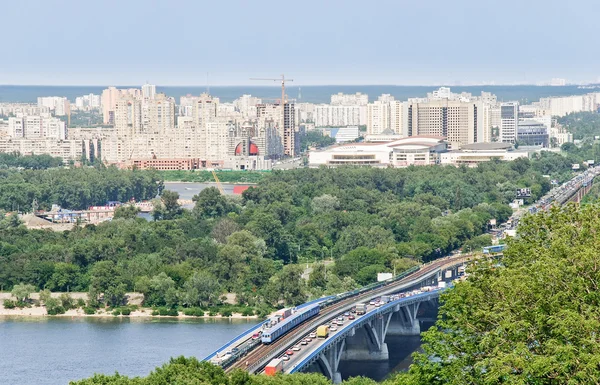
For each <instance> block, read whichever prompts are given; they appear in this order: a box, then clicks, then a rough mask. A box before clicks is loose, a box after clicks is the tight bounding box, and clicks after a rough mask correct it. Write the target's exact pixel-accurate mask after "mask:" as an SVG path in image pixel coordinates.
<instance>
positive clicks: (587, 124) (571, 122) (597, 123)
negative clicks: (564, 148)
mask: <svg viewBox="0 0 600 385" xmlns="http://www.w3.org/2000/svg"><path fill="white" fill-rule="evenodd" d="M558 123H560V124H562V125H563V126H565V127H566V128H567V130H568V131H569V132H570V133H572V134H573V138H574V139H579V140H583V139H587V138H591V139H593V138H594V137H595V136H600V114H598V113H596V112H576V113H572V114H568V115H566V116H563V117H560V118H558Z"/></svg>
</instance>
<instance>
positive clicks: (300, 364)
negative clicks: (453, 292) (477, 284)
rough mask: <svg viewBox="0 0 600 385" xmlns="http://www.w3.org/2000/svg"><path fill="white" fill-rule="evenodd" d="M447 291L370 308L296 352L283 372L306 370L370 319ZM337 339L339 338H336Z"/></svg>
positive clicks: (405, 298)
mask: <svg viewBox="0 0 600 385" xmlns="http://www.w3.org/2000/svg"><path fill="white" fill-rule="evenodd" d="M444 290H445V289H437V290H434V291H430V292H425V293H421V294H416V295H413V296H410V297H404V298H399V299H397V300H395V301H392V302H389V303H387V304H385V305H383V306H381V307H376V306H368V307H367V312H366V313H365V314H364V315H356V319H354V320H347V319H346V320H345V321H344V325H343V326H340V327H338V329H337V330H336V331H334V332H330V333H329V338H327V339H314V340H312V341H311V342H309V343H308V345H303V346H302V347H301V350H300V351H298V352H294V354H293V355H292V356H291V357H290V360H289V361H285V362H284V363H283V371H284V372H285V373H295V372H297V371H300V370H302V369H304V368H305V367H306V366H308V365H310V363H311V362H312V361H313V360H314V359H316V357H317V356H318V354H319V353H320V352H321V351H323V350H324V349H325V348H326V347H327V346H328V345H330V344H331V343H333V342H335V341H336V339H337V338H345V336H346V335H347V334H348V333H349V332H350V331H351V330H352V329H354V328H357V327H360V326H361V325H362V324H364V323H365V322H366V321H368V319H370V318H372V317H376V316H377V315H379V314H384V313H388V312H390V311H391V310H392V309H393V308H395V307H396V306H401V305H404V304H406V303H412V302H415V301H421V300H427V299H431V298H434V297H439V295H440V293H441V292H442V291H444ZM336 337H337V338H336Z"/></svg>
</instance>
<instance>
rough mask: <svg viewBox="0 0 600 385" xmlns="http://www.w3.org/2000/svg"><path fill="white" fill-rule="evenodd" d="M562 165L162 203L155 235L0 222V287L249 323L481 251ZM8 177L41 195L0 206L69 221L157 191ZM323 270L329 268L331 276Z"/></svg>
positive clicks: (150, 230)
mask: <svg viewBox="0 0 600 385" xmlns="http://www.w3.org/2000/svg"><path fill="white" fill-rule="evenodd" d="M563 159H564V157H562V156H560V155H555V154H549V153H548V154H543V155H542V156H541V157H540V159H534V160H528V159H520V160H517V161H514V162H510V163H502V162H489V163H485V164H482V165H480V166H479V167H477V168H466V167H461V168H455V167H409V168H407V169H383V170H382V169H370V168H340V169H325V168H323V169H300V170H292V171H285V172H283V171H274V172H272V173H270V174H268V175H266V176H265V177H264V179H263V180H262V181H261V182H260V183H259V184H258V186H256V187H255V188H251V189H249V190H247V191H245V192H244V193H243V195H242V197H234V196H222V195H220V194H219V192H218V190H217V189H216V188H214V187H212V188H207V189H205V190H203V191H201V192H200V193H199V194H198V195H196V196H195V197H194V204H195V206H194V208H193V210H184V209H182V208H181V207H180V206H179V204H178V202H177V199H178V194H177V193H175V192H171V191H162V193H161V197H160V199H157V200H156V201H155V210H154V212H153V213H152V217H153V218H154V221H147V220H145V219H142V218H138V217H137V211H136V210H134V209H130V208H127V207H123V208H120V209H119V210H118V211H117V213H116V214H117V215H116V216H115V219H113V220H112V221H111V222H107V223H102V224H99V225H88V226H85V227H79V226H78V227H75V228H74V229H73V230H72V231H65V232H63V233H54V232H51V231H41V230H27V229H25V228H24V227H22V226H19V222H18V220H16V219H15V217H14V216H13V217H7V218H6V219H4V220H3V221H2V222H0V285H2V286H3V287H4V288H5V289H11V288H12V287H13V286H14V285H17V284H31V285H33V286H34V287H35V288H36V289H37V290H41V289H44V288H46V289H49V290H52V291H65V290H66V289H69V290H70V291H88V292H89V293H90V297H91V298H92V301H91V302H92V303H91V305H93V306H104V305H110V306H113V307H114V306H120V305H121V304H122V303H123V300H124V293H126V292H130V291H139V292H142V293H144V295H145V298H146V302H145V305H147V306H156V307H167V308H176V307H179V308H182V307H183V308H192V307H197V308H204V309H207V308H209V307H214V306H221V305H222V303H223V299H222V296H223V294H225V293H235V294H236V295H237V301H238V303H239V304H240V305H244V306H251V307H254V308H256V309H258V310H260V309H263V310H265V309H267V308H272V307H275V306H281V305H282V304H286V305H295V304H299V303H302V302H304V301H306V300H307V299H309V298H314V297H316V296H319V295H322V294H328V293H339V292H343V291H346V290H350V289H353V288H355V287H357V286H359V285H364V284H367V283H370V282H373V281H375V280H376V275H377V273H378V272H393V271H396V273H400V272H402V271H403V270H405V269H408V268H410V267H412V266H414V265H415V264H417V263H419V262H420V261H428V260H431V259H435V258H438V257H441V256H443V255H446V254H447V253H449V252H450V251H452V250H454V249H457V248H459V247H461V246H465V247H468V248H469V249H470V250H473V249H476V248H479V247H481V245H483V244H484V243H488V242H489V237H486V236H482V234H484V233H485V231H486V229H487V226H488V223H489V221H490V219H496V220H497V221H498V222H502V221H505V220H506V219H507V218H508V217H509V216H510V214H511V210H510V208H509V207H508V206H507V203H509V202H510V201H512V200H513V199H514V195H515V190H516V189H517V188H521V187H529V188H531V190H532V198H531V199H536V198H538V197H540V196H541V195H543V194H544V193H545V192H546V191H548V189H549V188H550V184H549V180H548V178H544V177H542V176H541V175H542V174H545V173H548V174H552V173H555V172H556V173H561V172H564V168H565V167H566V168H567V169H568V167H570V165H569V164H566V163H565V164H563V163H561V161H562V160H563ZM8 172H9V177H11V178H14V179H15V180H18V178H22V179H24V180H28V179H29V178H33V177H34V176H35V177H37V178H38V180H40V181H42V183H39V184H34V183H32V182H31V183H29V184H22V185H21V186H18V183H15V184H14V187H13V189H12V190H4V189H6V188H7V186H11V184H3V185H0V202H13V201H14V200H16V199H23V198H22V197H21V196H20V195H23V194H22V191H24V190H25V191H26V186H31V187H32V188H35V189H36V190H35V191H37V192H38V194H39V195H38V196H40V197H41V199H40V201H42V202H48V203H49V202H58V203H63V204H65V206H66V207H74V208H77V207H82V203H81V201H80V199H81V198H82V197H85V198H86V199H85V200H84V201H83V202H85V204H91V202H99V203H100V202H102V203H104V201H105V200H120V201H126V200H128V199H129V197H136V199H138V198H139V197H144V196H145V197H149V196H152V195H156V193H157V192H158V190H159V189H160V180H159V179H158V177H157V176H156V174H155V173H152V172H147V171H120V170H116V169H111V168H108V169H104V168H81V169H73V170H62V169H59V170H54V169H52V170H45V171H37V173H38V174H35V175H34V174H31V175H30V173H36V172H35V171H21V172H16V171H15V172H11V171H8ZM50 181H52V182H50ZM82 181H83V182H87V183H82ZM82 185H83V186H84V187H82ZM133 186H138V187H135V188H134V187H133ZM119 187H120V188H119ZM54 189H58V191H60V192H61V194H58V195H53V194H52V192H53V191H54ZM82 189H83V191H85V192H87V193H89V195H86V194H84V193H83V192H82ZM7 191H9V192H12V193H10V194H9V193H8V192H7ZM19 192H21V193H20V195H19ZM55 194H56V193H55ZM113 194H115V195H113ZM119 194H120V195H119ZM34 196H35V195H34ZM44 197H47V198H44ZM70 197H73V198H70ZM27 201H28V199H27V200H25V199H24V200H23V204H25V203H26V202H27ZM5 204H6V203H5ZM324 259H333V260H334V261H335V263H334V264H333V265H331V266H328V267H327V269H326V270H327V272H326V271H325V267H324V266H323V265H321V264H320V263H321V261H323V260H324ZM306 260H309V261H313V262H317V264H316V265H315V266H314V274H313V276H312V277H311V279H309V280H308V281H305V280H303V279H301V278H300V275H301V273H302V272H303V268H302V267H301V266H300V265H298V264H297V263H298V262H299V261H306ZM325 277H326V278H325Z"/></svg>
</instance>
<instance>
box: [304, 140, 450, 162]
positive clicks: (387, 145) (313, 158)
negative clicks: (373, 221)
mask: <svg viewBox="0 0 600 385" xmlns="http://www.w3.org/2000/svg"><path fill="white" fill-rule="evenodd" d="M446 148H447V143H446V142H445V141H444V139H443V138H441V137H436V136H413V137H410V138H402V139H398V140H395V141H392V142H383V143H352V144H345V145H340V146H334V147H330V148H328V149H326V150H321V151H311V152H310V153H309V156H308V158H309V166H310V167H318V166H322V165H324V166H329V167H337V166H344V165H358V166H370V167H408V166H411V165H432V164H438V163H439V162H440V154H441V153H443V152H445V151H446Z"/></svg>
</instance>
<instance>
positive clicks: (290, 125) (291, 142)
mask: <svg viewBox="0 0 600 385" xmlns="http://www.w3.org/2000/svg"><path fill="white" fill-rule="evenodd" d="M256 111H257V117H258V124H259V128H261V127H266V126H267V125H269V124H273V123H274V124H275V127H277V133H278V135H279V136H280V137H281V142H282V145H283V154H284V155H287V156H295V154H296V152H297V148H296V145H297V143H296V116H295V115H296V111H295V104H294V103H293V102H286V103H285V104H284V112H283V125H282V124H281V120H282V116H281V104H279V103H274V104H273V103H263V104H259V105H257V106H256Z"/></svg>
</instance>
